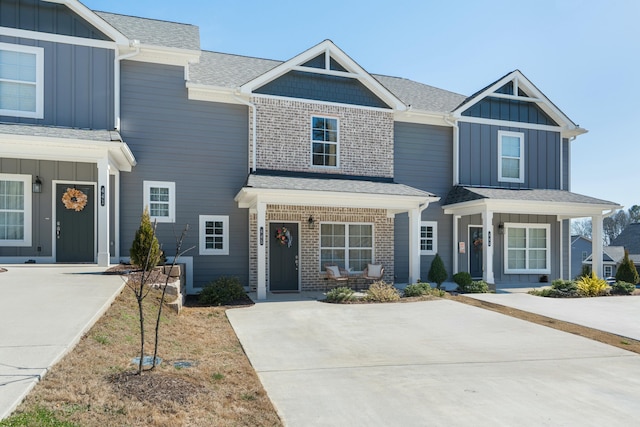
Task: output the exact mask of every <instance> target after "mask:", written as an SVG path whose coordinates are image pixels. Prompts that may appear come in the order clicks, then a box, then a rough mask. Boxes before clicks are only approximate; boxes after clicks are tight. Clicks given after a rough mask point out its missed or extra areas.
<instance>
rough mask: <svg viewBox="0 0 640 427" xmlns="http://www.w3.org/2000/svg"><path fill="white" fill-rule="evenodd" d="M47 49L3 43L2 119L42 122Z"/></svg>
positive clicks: (0, 51) (0, 70) (0, 67)
mask: <svg viewBox="0 0 640 427" xmlns="http://www.w3.org/2000/svg"><path fill="white" fill-rule="evenodd" d="M43 58H44V49H42V48H41V47H33V46H21V45H14V44H7V43H0V115H2V116H13V117H29V118H35V119H41V118H43V117H44V115H43V105H44V88H43V85H44V59H43Z"/></svg>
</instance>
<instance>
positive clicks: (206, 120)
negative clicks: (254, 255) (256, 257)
mask: <svg viewBox="0 0 640 427" xmlns="http://www.w3.org/2000/svg"><path fill="white" fill-rule="evenodd" d="M122 117H123V119H122V135H123V139H124V140H125V141H127V143H128V144H129V146H130V148H131V151H132V152H133V154H134V155H135V156H136V159H137V160H138V165H137V166H136V167H135V168H134V169H133V172H131V173H124V174H121V188H122V199H121V203H120V206H121V223H120V232H121V233H120V238H121V248H120V249H121V253H122V255H123V256H127V255H128V253H129V248H130V246H131V240H132V238H133V236H134V234H135V231H136V229H137V228H138V226H139V224H140V215H141V214H142V210H143V204H144V203H143V181H145V180H149V181H168V182H175V187H176V221H175V223H173V224H172V223H159V224H158V238H159V240H160V242H161V243H162V244H163V248H164V250H165V252H166V254H167V255H168V256H172V255H174V253H175V249H174V248H175V237H174V236H175V235H176V234H179V233H180V232H181V231H182V229H183V228H184V226H185V225H186V224H189V227H190V230H189V233H188V235H187V238H186V240H185V242H184V246H183V247H184V248H188V247H191V246H195V249H193V250H191V251H190V252H189V253H187V254H185V256H189V257H193V262H194V272H195V276H194V286H195V287H201V286H203V285H204V284H206V283H207V282H209V281H211V280H213V279H215V278H216V277H218V276H221V275H233V276H238V277H239V278H240V280H241V281H242V282H243V283H244V284H248V263H249V261H248V259H249V249H248V242H249V237H248V236H249V234H248V211H247V210H246V209H239V208H238V206H237V203H236V202H235V201H234V200H233V199H234V197H235V195H236V193H237V192H238V191H239V190H240V188H241V187H242V185H243V184H244V183H245V181H246V178H247V171H248V166H247V159H248V132H249V131H248V117H249V116H248V109H247V107H245V106H237V105H228V104H219V103H209V102H200V101H189V100H188V99H187V90H186V88H185V83H184V70H183V69H182V68H180V67H174V66H168V65H154V64H147V63H141V62H132V61H126V62H124V63H123V65H122ZM199 215H228V216H229V227H230V234H229V246H230V251H229V255H202V256H201V255H199V254H198V232H199V231H198V227H199V223H198V221H199Z"/></svg>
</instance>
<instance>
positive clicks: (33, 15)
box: [0, 0, 109, 40]
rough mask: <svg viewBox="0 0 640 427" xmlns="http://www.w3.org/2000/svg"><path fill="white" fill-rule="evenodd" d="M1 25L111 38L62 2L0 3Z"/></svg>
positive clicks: (93, 37) (26, 0) (20, 0)
mask: <svg viewBox="0 0 640 427" xmlns="http://www.w3.org/2000/svg"><path fill="white" fill-rule="evenodd" d="M0 26H2V27H9V28H19V29H22V30H29V31H39V32H43V33H53V34H62V35H65V36H74V37H82V38H90V39H96V40H109V39H108V38H107V36H105V35H104V34H102V33H101V32H100V31H98V30H96V29H95V28H94V27H93V26H91V25H90V24H89V23H87V22H86V21H84V20H83V19H82V18H80V17H79V16H77V15H76V14H75V13H74V12H73V11H71V10H70V9H69V8H68V7H66V6H64V5H62V4H55V3H49V2H44V1H40V0H19V1H15V0H14V1H11V0H10V1H2V2H0Z"/></svg>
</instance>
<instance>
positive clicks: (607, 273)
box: [604, 265, 613, 277]
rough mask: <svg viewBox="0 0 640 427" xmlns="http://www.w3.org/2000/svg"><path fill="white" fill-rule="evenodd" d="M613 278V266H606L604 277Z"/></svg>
mask: <svg viewBox="0 0 640 427" xmlns="http://www.w3.org/2000/svg"><path fill="white" fill-rule="evenodd" d="M611 276H613V266H611V265H605V266H604V277H611Z"/></svg>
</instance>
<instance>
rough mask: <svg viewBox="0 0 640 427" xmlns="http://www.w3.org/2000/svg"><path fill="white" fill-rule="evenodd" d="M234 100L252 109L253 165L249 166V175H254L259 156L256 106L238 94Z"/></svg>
mask: <svg viewBox="0 0 640 427" xmlns="http://www.w3.org/2000/svg"><path fill="white" fill-rule="evenodd" d="M233 98H234V99H235V100H236V101H238V102H240V103H242V104H244V105H246V106H247V107H249V108H251V115H252V118H251V121H252V124H251V127H252V129H251V144H252V150H251V164H250V165H249V173H253V172H255V171H256V162H257V161H258V154H257V152H258V151H257V146H256V141H257V140H258V139H257V132H256V124H257V119H256V105H255V104H254V103H252V102H249V101H245V100H244V99H242V98H240V97H238V95H237V94H234V95H233Z"/></svg>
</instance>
